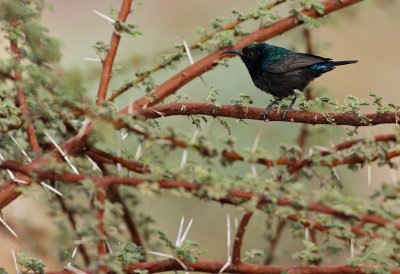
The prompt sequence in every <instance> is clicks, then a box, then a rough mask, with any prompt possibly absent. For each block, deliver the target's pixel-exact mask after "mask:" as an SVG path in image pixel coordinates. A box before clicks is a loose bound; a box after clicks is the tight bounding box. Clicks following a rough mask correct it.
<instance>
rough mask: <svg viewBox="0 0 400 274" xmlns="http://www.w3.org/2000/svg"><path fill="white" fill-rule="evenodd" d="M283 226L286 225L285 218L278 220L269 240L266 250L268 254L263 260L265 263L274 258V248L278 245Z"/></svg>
mask: <svg viewBox="0 0 400 274" xmlns="http://www.w3.org/2000/svg"><path fill="white" fill-rule="evenodd" d="M285 226H286V220H279V222H278V227H277V228H276V232H275V235H274V237H272V238H271V240H270V241H269V252H268V256H267V257H266V258H265V260H264V264H265V265H269V264H271V263H272V261H273V260H274V257H275V250H276V247H277V246H278V242H279V239H280V238H281V236H282V232H283V230H284V228H285Z"/></svg>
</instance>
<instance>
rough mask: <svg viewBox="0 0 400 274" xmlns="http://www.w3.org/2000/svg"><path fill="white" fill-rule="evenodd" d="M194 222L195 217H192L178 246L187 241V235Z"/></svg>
mask: <svg viewBox="0 0 400 274" xmlns="http://www.w3.org/2000/svg"><path fill="white" fill-rule="evenodd" d="M192 223H193V219H190V221H189V223H188V225H187V227H186V230H185V232H184V233H183V235H182V237H181V239H180V240H179V244H178V246H182V244H183V242H184V241H185V239H186V237H187V235H188V233H189V230H190V227H191V226H192Z"/></svg>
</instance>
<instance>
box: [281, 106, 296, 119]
mask: <svg viewBox="0 0 400 274" xmlns="http://www.w3.org/2000/svg"><path fill="white" fill-rule="evenodd" d="M291 109H293V108H291V107H287V108H284V109H283V111H282V119H283V120H285V118H286V114H287V113H288V112H289V110H291Z"/></svg>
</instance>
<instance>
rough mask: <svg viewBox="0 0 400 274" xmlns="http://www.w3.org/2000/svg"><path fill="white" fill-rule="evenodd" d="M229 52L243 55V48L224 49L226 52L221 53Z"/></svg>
mask: <svg viewBox="0 0 400 274" xmlns="http://www.w3.org/2000/svg"><path fill="white" fill-rule="evenodd" d="M228 53H233V54H237V55H240V56H242V55H243V52H242V50H234V49H230V50H227V51H224V52H223V53H221V54H220V55H223V54H228Z"/></svg>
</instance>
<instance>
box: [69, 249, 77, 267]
mask: <svg viewBox="0 0 400 274" xmlns="http://www.w3.org/2000/svg"><path fill="white" fill-rule="evenodd" d="M77 252H78V246H75V248H74V250H73V251H72V254H71V259H70V260H69V262H68V264H67V267H69V266H72V263H73V262H74V259H75V256H76V253H77Z"/></svg>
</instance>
